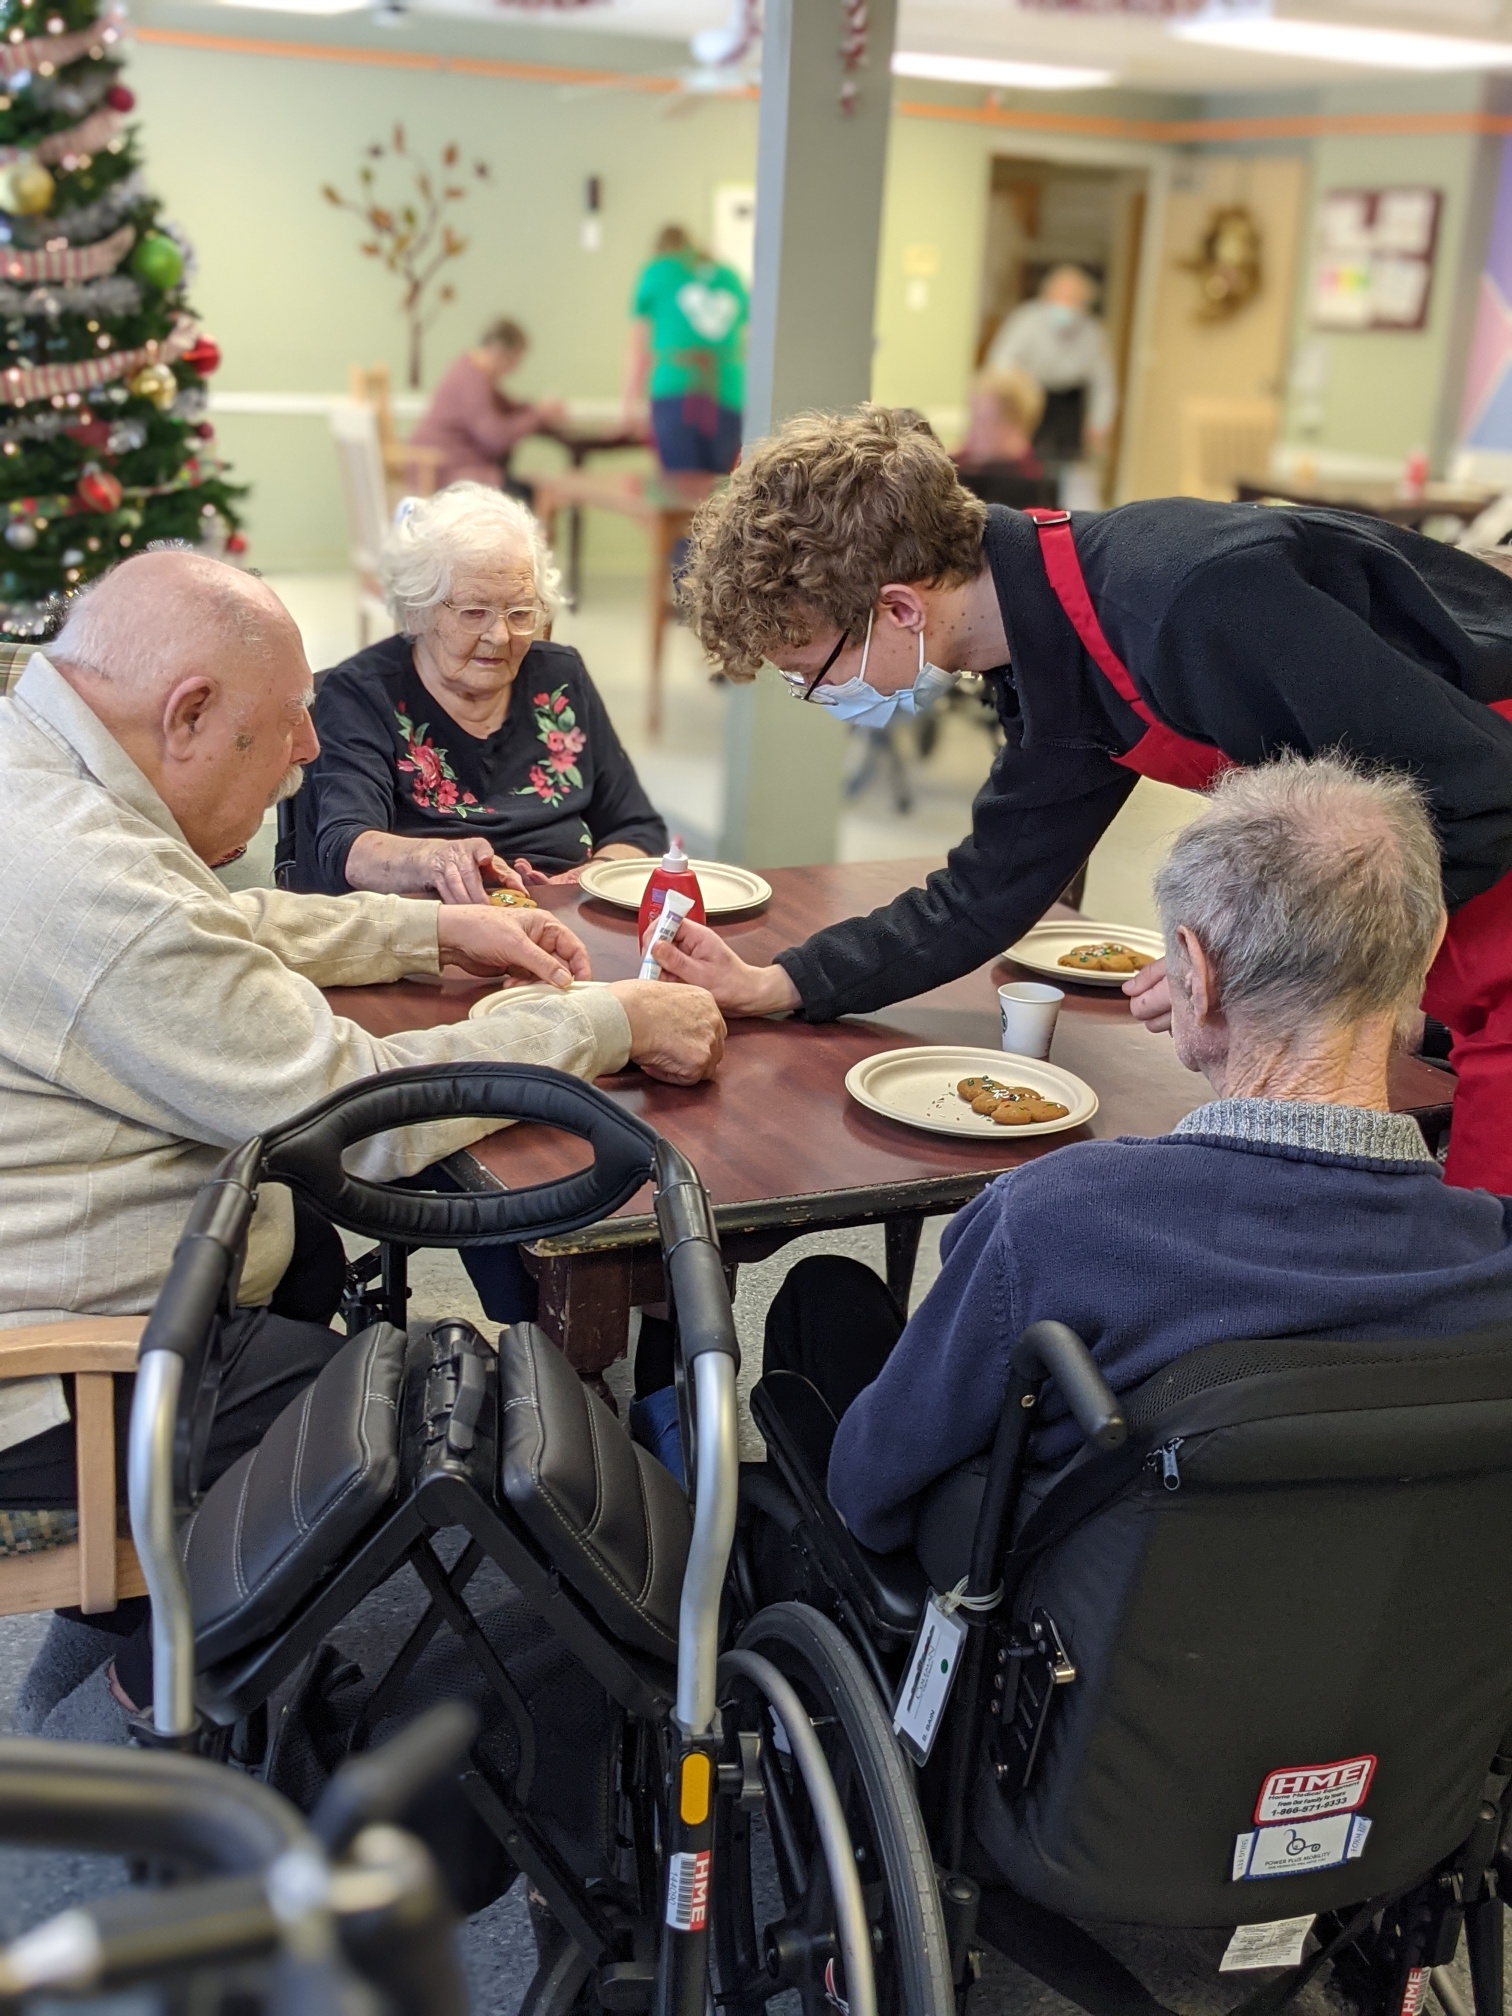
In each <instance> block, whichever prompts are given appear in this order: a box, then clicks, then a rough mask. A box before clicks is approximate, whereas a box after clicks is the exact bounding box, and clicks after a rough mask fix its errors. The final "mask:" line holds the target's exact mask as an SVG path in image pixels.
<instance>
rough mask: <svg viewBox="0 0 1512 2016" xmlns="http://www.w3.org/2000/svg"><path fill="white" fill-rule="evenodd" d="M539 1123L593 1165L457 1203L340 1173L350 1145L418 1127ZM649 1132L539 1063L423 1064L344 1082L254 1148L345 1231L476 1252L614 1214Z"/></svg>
mask: <svg viewBox="0 0 1512 2016" xmlns="http://www.w3.org/2000/svg"><path fill="white" fill-rule="evenodd" d="M471 1119H487V1120H498V1121H500V1122H503V1121H506V1120H539V1121H541V1122H542V1123H543V1124H544V1125H545V1126H548V1127H557V1128H560V1129H561V1130H562V1131H563V1132H564V1133H568V1134H576V1135H577V1136H578V1137H579V1138H580V1139H582V1140H584V1141H586V1142H588V1144H589V1145H590V1146H591V1148H592V1149H593V1155H594V1159H593V1163H592V1165H591V1167H589V1168H587V1169H580V1170H578V1171H577V1173H576V1174H575V1175H572V1176H563V1177H561V1178H560V1179H559V1180H558V1181H556V1182H555V1183H533V1184H530V1185H529V1186H528V1187H527V1188H525V1189H523V1190H488V1191H470V1192H467V1193H465V1194H463V1195H460V1196H452V1195H445V1196H443V1195H441V1194H440V1193H439V1192H434V1191H422V1190H404V1189H400V1188H399V1187H398V1186H397V1185H396V1184H392V1183H374V1182H370V1181H368V1180H367V1179H365V1178H363V1177H360V1176H353V1175H351V1174H349V1173H348V1171H347V1169H346V1167H345V1166H344V1161H343V1157H344V1156H345V1154H346V1151H347V1150H348V1149H349V1148H351V1147H352V1146H353V1145H354V1144H355V1143H357V1142H359V1141H366V1140H367V1139H368V1138H369V1137H370V1136H372V1135H374V1134H386V1133H388V1132H389V1131H390V1130H391V1129H393V1128H395V1127H413V1126H416V1125H418V1124H419V1123H421V1122H423V1121H427V1120H471ZM657 1140H658V1136H657V1135H656V1134H655V1133H653V1131H652V1130H651V1128H649V1127H647V1126H646V1125H645V1124H644V1122H642V1121H640V1120H637V1119H635V1117H634V1116H633V1115H632V1114H629V1113H627V1112H626V1111H625V1110H624V1108H623V1107H621V1106H617V1105H615V1103H614V1101H613V1100H612V1099H610V1098H608V1097H607V1096H606V1095H605V1094H604V1093H602V1092H598V1091H595V1089H594V1088H593V1086H591V1085H585V1084H583V1082H582V1081H581V1079H578V1078H569V1077H568V1076H567V1075H566V1073H565V1072H562V1071H551V1070H548V1069H547V1068H546V1067H545V1066H544V1065H539V1064H487V1063H478V1064H423V1065H417V1066H414V1067H412V1068H411V1069H409V1070H406V1071H385V1072H383V1073H382V1074H381V1075H380V1076H379V1077H376V1078H364V1079H362V1080H361V1081H360V1082H359V1083H357V1084H355V1085H348V1086H344V1087H343V1088H342V1089H341V1090H340V1091H339V1092H333V1093H332V1094H331V1096H330V1098H328V1099H323V1100H321V1102H320V1104H319V1105H318V1106H312V1107H310V1108H309V1109H308V1111H306V1112H304V1113H301V1114H300V1115H298V1117H297V1118H295V1119H293V1120H290V1121H289V1122H287V1124H286V1125H284V1126H282V1127H280V1128H278V1129H276V1131H274V1132H273V1133H271V1134H269V1135H267V1136H266V1137H265V1139H264V1140H263V1142H262V1143H261V1151H262V1173H263V1176H264V1177H265V1178H266V1179H267V1180H268V1181H270V1182H276V1183H287V1184H288V1186H289V1188H290V1189H291V1190H293V1191H296V1192H297V1193H298V1194H299V1195H301V1196H303V1197H306V1198H308V1200H309V1201H310V1202H311V1203H312V1204H313V1205H314V1206H315V1207H316V1209H317V1210H319V1211H320V1212H322V1213H323V1215H324V1216H325V1217H327V1218H330V1219H332V1220H334V1222H335V1223H336V1224H338V1225H344V1226H345V1227H346V1229H347V1230H348V1231H349V1232H357V1233H361V1234H363V1235H364V1236H366V1237H368V1238H373V1239H393V1240H397V1241H399V1242H401V1243H402V1244H404V1245H407V1246H475V1245H481V1244H485V1243H489V1242H492V1243H496V1244H497V1243H499V1242H504V1241H518V1240H522V1239H547V1238H551V1237H554V1236H556V1235H558V1234H560V1233H563V1232H576V1231H578V1230H579V1229H580V1228H581V1227H582V1226H584V1225H592V1224H595V1223H596V1222H597V1221H598V1220H599V1219H600V1218H606V1217H608V1215H609V1214H610V1212H612V1211H617V1210H618V1209H619V1207H620V1205H621V1204H623V1203H625V1202H626V1200H627V1199H628V1198H631V1197H633V1196H634V1195H635V1193H636V1191H637V1190H638V1189H639V1188H640V1187H641V1185H642V1184H643V1183H644V1182H645V1181H646V1179H647V1177H648V1176H649V1175H650V1174H651V1167H652V1158H653V1156H654V1154H655V1151H656V1145H657Z"/></svg>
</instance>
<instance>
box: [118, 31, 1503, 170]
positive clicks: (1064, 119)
mask: <svg viewBox="0 0 1512 2016" xmlns="http://www.w3.org/2000/svg"><path fill="white" fill-rule="evenodd" d="M136 39H137V41H138V42H145V43H149V44H154V45H156V46H157V47H159V48H165V49H200V50H204V51H206V52H207V53H210V54H214V55H220V56H272V57H279V58H282V59H284V60H286V61H292V62H296V63H350V64H354V65H355V66H357V67H358V68H359V69H369V70H429V71H433V72H439V73H444V74H450V75H453V76H459V77H497V78H501V79H503V80H504V81H505V82H508V83H512V84H576V85H589V86H593V85H597V86H599V87H607V88H612V89H615V90H620V91H635V92H640V93H642V94H644V95H646V96H648V97H656V98H664V97H669V96H671V95H672V94H673V93H674V92H676V91H679V90H681V88H682V87H681V85H679V84H678V82H677V80H676V79H675V78H673V77H652V76H647V75H645V74H644V73H640V72H636V71H625V70H580V69H574V68H572V67H571V66H569V65H566V64H547V63H505V62H501V61H497V60H495V59H493V58H490V57H486V56H440V55H436V54H434V53H432V52H431V51H428V50H418V49H362V48H355V47H343V46H342V45H340V44H333V43H327V42H262V41H255V40H253V39H251V38H249V37H247V36H242V35H202V34H197V33H195V32H193V31H191V30H189V29H181V28H138V29H137V30H136ZM728 95H729V96H731V97H739V98H746V99H751V98H755V97H756V96H757V95H758V94H757V93H756V92H755V91H754V90H752V89H750V88H749V87H747V88H746V89H744V90H741V91H739V92H731V93H729V94H728ZM894 110H895V111H896V112H897V113H898V114H899V116H900V117H901V118H904V119H934V120H939V121H943V122H944V123H945V124H947V125H955V126H990V127H993V128H995V129H997V130H999V131H1001V132H1005V133H1059V134H1063V135H1066V136H1068V137H1070V138H1075V139H1083V140H1143V141H1146V142H1151V143H1154V144H1156V145H1161V146H1178V147H1179V146H1183V145H1186V146H1190V145H1193V144H1196V143H1201V142H1204V141H1215V140H1317V139H1322V138H1328V137H1349V136H1358V137H1361V138H1366V137H1377V138H1380V137H1389V138H1428V137H1434V136H1439V135H1446V134H1465V133H1468V134H1485V135H1489V136H1490V137H1492V138H1507V137H1509V136H1512V116H1508V115H1503V114H1500V113H1492V112H1328V113H1305V114H1296V115H1290V116H1279V115H1278V116H1275V117H1262V118H1251V119H1119V118H1114V117H1111V116H1108V115H1099V114H1097V113H1088V112H1037V111H1033V110H1029V109H1016V110H1013V111H1005V110H1004V109H1003V108H1002V107H1001V106H997V105H937V104H931V103H929V102H928V101H925V100H920V99H900V100H899V101H898V103H897V104H896V105H895V107H894Z"/></svg>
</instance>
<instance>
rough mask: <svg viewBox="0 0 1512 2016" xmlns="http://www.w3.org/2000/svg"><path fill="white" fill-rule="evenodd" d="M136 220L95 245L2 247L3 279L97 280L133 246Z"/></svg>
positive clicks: (113, 269)
mask: <svg viewBox="0 0 1512 2016" xmlns="http://www.w3.org/2000/svg"><path fill="white" fill-rule="evenodd" d="M135 237H136V226H135V225H134V224H123V225H122V226H121V228H120V230H119V231H112V232H111V234H110V236H109V237H108V238H101V239H99V240H98V241H97V242H96V243H95V244H93V245H78V246H74V245H46V246H44V247H43V248H42V250H41V251H40V252H18V251H17V250H16V249H15V247H14V246H12V245H6V246H4V247H0V280H98V279H100V278H101V276H102V275H104V274H106V273H114V271H115V269H116V268H117V266H119V265H120V263H121V261H122V260H123V259H124V258H125V257H126V254H127V253H128V252H129V251H130V250H131V246H132V241H133V239H134V238H135Z"/></svg>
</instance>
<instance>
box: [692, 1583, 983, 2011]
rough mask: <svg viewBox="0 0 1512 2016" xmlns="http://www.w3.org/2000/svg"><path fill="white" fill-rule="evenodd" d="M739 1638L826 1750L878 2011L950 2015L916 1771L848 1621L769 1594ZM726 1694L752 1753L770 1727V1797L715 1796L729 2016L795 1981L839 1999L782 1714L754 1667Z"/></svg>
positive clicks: (721, 1954)
mask: <svg viewBox="0 0 1512 2016" xmlns="http://www.w3.org/2000/svg"><path fill="white" fill-rule="evenodd" d="M739 1643H740V1650H741V1651H743V1652H753V1653H756V1654H758V1655H760V1657H762V1658H763V1659H767V1660H770V1661H771V1663H772V1664H773V1665H774V1666H775V1667H776V1668H777V1669H778V1671H779V1672H780V1673H781V1675H782V1676H783V1678H784V1679H786V1680H787V1681H788V1682H789V1684H790V1685H791V1686H792V1687H793V1689H794V1690H795V1691H796V1693H797V1695H798V1697H799V1699H800V1701H801V1702H802V1703H803V1705H804V1707H805V1709H806V1710H807V1711H808V1714H809V1717H810V1719H811V1721H812V1722H813V1724H814V1730H815V1734H816V1735H817V1736H818V1737H819V1740H820V1744H821V1747H822V1748H823V1750H824V1753H825V1757H826V1760H827V1762H828V1764H829V1767H830V1771H831V1774H832V1775H833V1777H834V1780H835V1788H836V1790H837V1792H838V1793H839V1795H840V1803H841V1806H842V1807H843V1809H844V1813H845V1820H846V1825H847V1827H848V1829H849V1831H850V1836H851V1841H852V1843H853V1846H854V1851H855V1856H856V1863H857V1869H858V1873H859V1875H860V1878H861V1888H862V1895H863V1898H864V1901H865V1905H866V1914H867V1919H868V1921H869V1924H870V1928H871V1941H872V1952H873V1964H874V1966H875V1970H876V1977H877V2008H878V2011H879V2016H953V2012H954V2010H955V2007H956V2001H955V1993H954V1989H953V1987H952V1983H951V1970H950V1959H949V1948H948V1943H947V1940H946V1934H945V1923H944V1919H943V1916H942V1914H941V1909H940V1894H939V1888H938V1885H937V1883H936V1880H935V1872H934V1860H933V1857H932V1855H931V1854H930V1848H929V1841H928V1839H927V1837H926V1835H925V1832H924V1822H923V1820H922V1818H921V1817H920V1813H919V1807H918V1801H917V1799H916V1798H915V1796H914V1789H913V1780H912V1775H911V1773H910V1770H909V1767H908V1764H907V1762H906V1760H905V1759H904V1757H903V1754H902V1752H901V1751H900V1750H899V1748H898V1745H897V1743H896V1741H895V1740H894V1737H893V1733H892V1730H891V1728H890V1727H889V1724H888V1719H887V1715H886V1713H885V1711H884V1710H883V1707H882V1704H881V1702H880V1701H879V1700H878V1698H877V1690H876V1687H875V1686H874V1684H873V1682H872V1681H871V1679H870V1678H869V1677H868V1675H867V1672H866V1668H865V1667H864V1666H863V1665H862V1663H861V1661H860V1659H859V1658H858V1656H857V1655H856V1653H855V1652H854V1651H853V1649H852V1648H851V1646H850V1644H849V1643H848V1642H847V1640H846V1638H845V1637H844V1635H843V1634H842V1633H841V1632H840V1630H839V1629H838V1628H837V1627H836V1626H835V1625H834V1624H832V1623H831V1622H830V1620H829V1619H828V1618H827V1617H823V1616H821V1615H820V1614H819V1613H818V1612H817V1611H816V1610H812V1609H810V1608H809V1607H808V1605H807V1604H803V1603H774V1604H772V1605H771V1606H770V1607H769V1608H768V1609H765V1610H763V1611H761V1612H760V1613H759V1614H758V1615H757V1616H755V1617H753V1618H752V1619H751V1621H750V1623H749V1624H748V1625H747V1626H746V1628H745V1630H744V1631H743V1632H742V1633H741V1636H740V1641H739ZM720 1702H721V1709H722V1712H723V1715H724V1722H725V1731H726V1735H727V1737H728V1738H729V1740H730V1743H731V1746H732V1750H733V1749H735V1748H736V1747H738V1748H739V1749H740V1750H741V1751H742V1752H743V1753H744V1754H745V1755H746V1756H747V1757H749V1755H750V1753H751V1752H752V1751H753V1750H754V1748H755V1746H754V1745H753V1744H752V1742H751V1738H752V1737H754V1736H759V1737H760V1738H761V1743H760V1773H761V1783H762V1790H763V1792H764V1795H765V1798H764V1802H763V1803H762V1806H761V1808H760V1810H758V1811H751V1810H747V1805H746V1804H743V1803H740V1802H737V1801H736V1800H734V1799H728V1798H727V1799H721V1800H719V1801H718V1803H717V1807H716V1837H715V1854H714V1882H713V1908H712V1914H711V1918H712V1928H713V1934H714V1951H715V1965H716V1968H717V1971H718V1977H719V1991H718V1994H717V1997H716V2000H717V2002H718V2004H719V2007H720V2008H721V2010H727V2011H730V2012H733V2016H760V2012H763V2011H765V2010H766V2008H767V2006H768V2004H769V2002H771V2001H773V2000H774V1999H776V1998H778V1997H781V1996H784V1995H785V1994H790V1993H792V1992H794V1991H796V1993H797V1995H798V2006H799V2007H800V2008H801V2009H803V2010H804V2011H805V2012H806V2016H807V2012H815V2016H821V2012H826V2011H831V2010H835V2009H841V2010H843V2009H845V2008H846V2006H847V2004H846V2000H845V1992H844V1977H843V1971H842V1970H841V1967H840V1961H839V1950H838V1945H837V1942H836V1933H835V1915H834V1908H833V1903H832V1899H831V1892H830V1884H829V1876H828V1871H827V1869H826V1866H825V1862H824V1858H823V1855H822V1853H821V1848H820V1842H819V1839H818V1835H817V1832H816V1828H815V1824H814V1816H813V1812H812V1810H811V1808H810V1806H809V1802H808V1799H807V1796H806V1793H805V1791H804V1786H803V1782H802V1779H801V1777H800V1775H799V1773H798V1771H797V1770H796V1768H795V1767H794V1763H793V1758H792V1755H791V1753H790V1752H789V1750H788V1747H787V1744H786V1739H785V1738H784V1736H783V1735H782V1733H781V1724H780V1722H779V1721H778V1719H777V1717H776V1716H775V1715H774V1713H773V1711H772V1709H771V1708H770V1706H769V1705H768V1703H767V1701H766V1699H765V1698H764V1696H763V1695H762V1694H761V1693H760V1692H759V1691H758V1689H757V1687H756V1686H755V1685H754V1684H753V1683H752V1681H751V1680H750V1679H749V1678H748V1677H746V1676H744V1675H740V1674H735V1675H730V1676H729V1677H728V1679H724V1678H722V1681H721V1690H720ZM741 1739H744V1740H743V1741H742V1740H741ZM749 1803H751V1804H754V1802H749ZM783 2006H784V2007H785V2008H787V2007H791V2006H792V2005H791V2003H789V2002H786V2001H784V2003H783Z"/></svg>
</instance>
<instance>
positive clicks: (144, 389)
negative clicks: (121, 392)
mask: <svg viewBox="0 0 1512 2016" xmlns="http://www.w3.org/2000/svg"><path fill="white" fill-rule="evenodd" d="M131 390H132V392H133V393H134V394H135V395H136V397H137V398H138V399H150V400H151V401H152V403H153V405H154V406H156V408H157V409H158V411H159V412H160V413H166V412H167V411H168V408H169V407H170V406H171V405H172V404H173V402H174V400H175V399H176V398H177V397H178V380H177V379H176V378H175V377H174V375H173V373H172V372H171V371H170V370H169V369H168V366H167V365H166V364H144V365H143V366H142V368H141V370H140V371H138V372H137V374H136V376H135V377H134V378H133V379H132V380H131Z"/></svg>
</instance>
